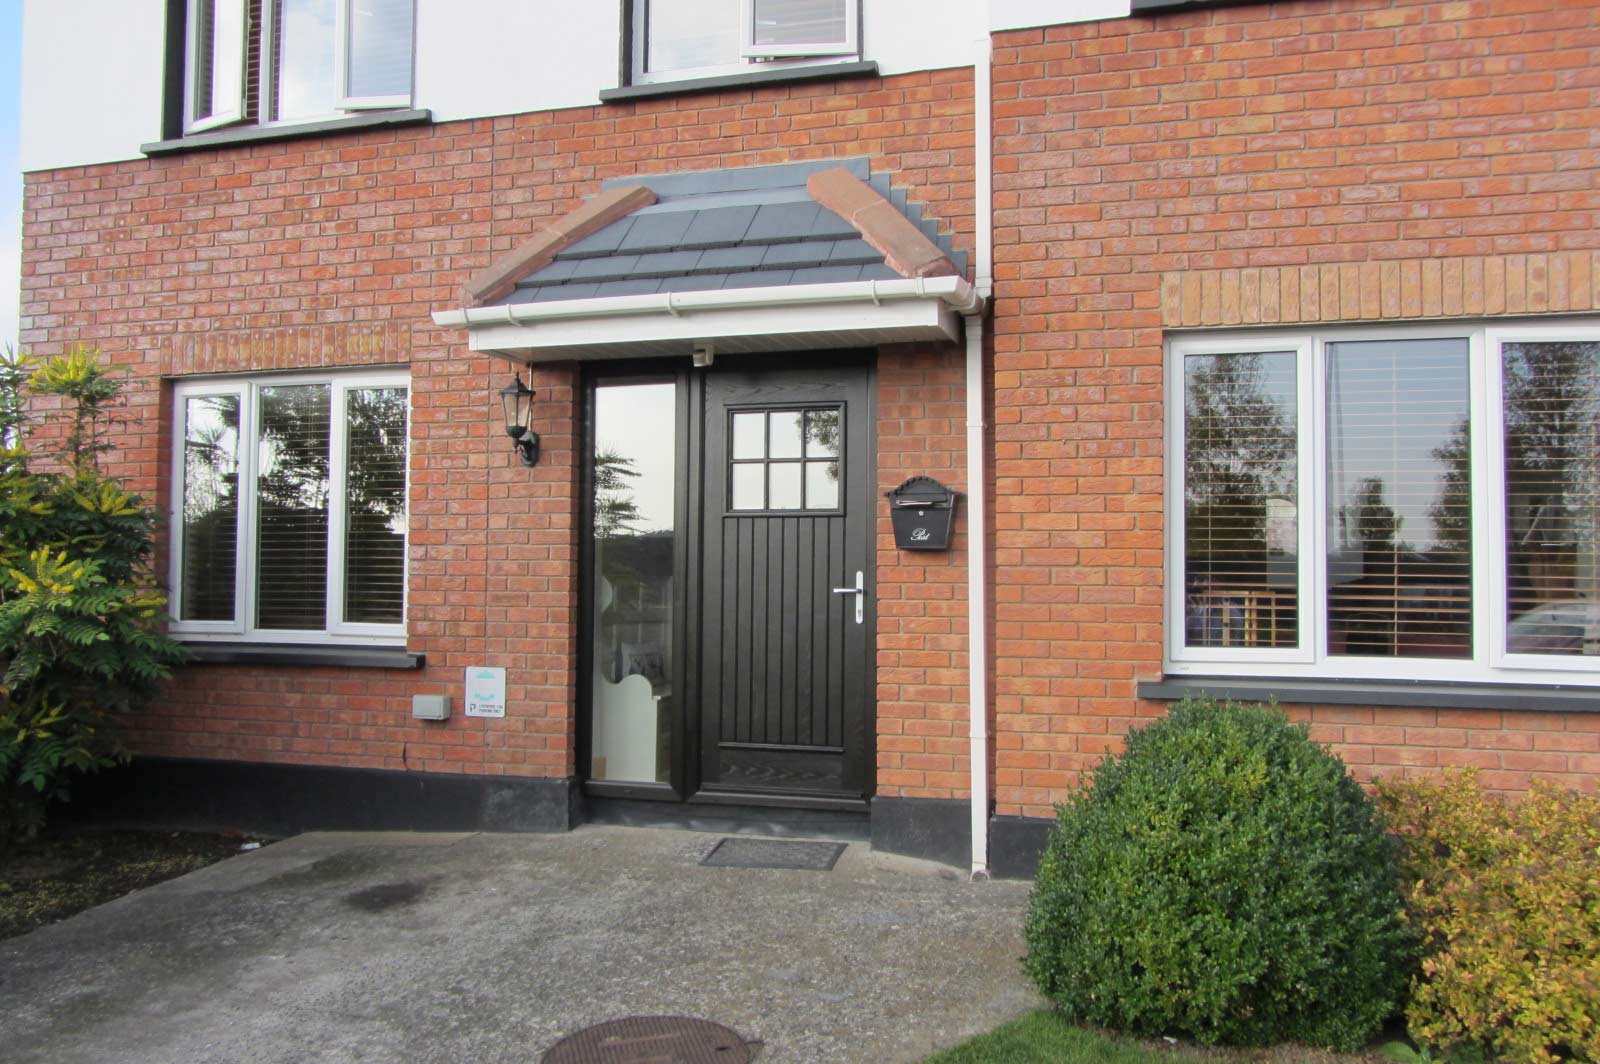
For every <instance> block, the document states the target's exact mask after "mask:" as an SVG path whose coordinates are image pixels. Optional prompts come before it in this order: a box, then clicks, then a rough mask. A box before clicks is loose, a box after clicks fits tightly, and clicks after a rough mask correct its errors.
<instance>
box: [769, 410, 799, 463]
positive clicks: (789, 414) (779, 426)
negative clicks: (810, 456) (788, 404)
mask: <svg viewBox="0 0 1600 1064" xmlns="http://www.w3.org/2000/svg"><path fill="white" fill-rule="evenodd" d="M767 434H768V437H769V441H768V444H767V457H768V458H799V457H800V411H798V410H774V411H773V412H772V413H770V414H768V415H767Z"/></svg>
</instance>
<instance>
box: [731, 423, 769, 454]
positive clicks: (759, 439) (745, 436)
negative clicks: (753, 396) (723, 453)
mask: <svg viewBox="0 0 1600 1064" xmlns="http://www.w3.org/2000/svg"><path fill="white" fill-rule="evenodd" d="M766 438H767V416H766V415H765V414H735V415H733V456H734V457H735V458H765V457H766V456H767V452H766Z"/></svg>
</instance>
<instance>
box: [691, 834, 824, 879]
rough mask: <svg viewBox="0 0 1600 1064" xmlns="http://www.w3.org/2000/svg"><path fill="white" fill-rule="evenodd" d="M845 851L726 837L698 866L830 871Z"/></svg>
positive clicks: (821, 845)
mask: <svg viewBox="0 0 1600 1064" xmlns="http://www.w3.org/2000/svg"><path fill="white" fill-rule="evenodd" d="M844 848H845V843H842V842H795V841H790V840H787V839H746V838H738V837H729V838H726V839H723V840H722V841H721V842H719V843H717V845H716V846H715V847H714V848H713V849H712V851H711V852H710V853H708V854H706V855H705V857H704V858H703V859H702V860H701V861H700V863H701V864H703V865H711V866H713V867H716V868H803V869H807V870H809V871H812V872H831V871H833V865H834V862H835V861H837V860H838V859H839V855H840V854H841V853H844Z"/></svg>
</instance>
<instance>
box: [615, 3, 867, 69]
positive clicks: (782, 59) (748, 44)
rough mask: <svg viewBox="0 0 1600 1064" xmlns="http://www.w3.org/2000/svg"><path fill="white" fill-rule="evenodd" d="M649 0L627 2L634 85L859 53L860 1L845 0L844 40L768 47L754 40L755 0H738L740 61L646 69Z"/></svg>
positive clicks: (828, 61)
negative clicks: (841, 42) (676, 67)
mask: <svg viewBox="0 0 1600 1064" xmlns="http://www.w3.org/2000/svg"><path fill="white" fill-rule="evenodd" d="M650 2H651V0H632V2H631V3H630V5H629V7H630V14H631V19H630V28H631V31H632V40H631V42H630V45H629V49H628V50H629V51H630V52H631V53H632V54H631V55H629V57H628V69H629V81H630V82H631V83H632V84H634V85H657V84H666V83H670V82H674V81H690V80H693V79H696V78H714V77H724V76H727V75H732V74H749V73H753V72H755V71H758V70H774V69H782V68H801V67H812V66H831V65H834V64H836V63H842V62H846V61H848V60H851V59H854V58H856V57H859V56H860V55H861V4H862V3H863V0H845V33H846V41H845V43H843V44H839V43H835V42H829V43H826V44H818V45H771V46H768V45H756V44H755V43H754V37H755V0H739V55H740V59H741V61H740V62H736V63H718V64H716V65H713V66H703V67H684V68H680V69H677V70H649V69H647V67H646V65H645V58H646V56H648V55H649V50H650V18H649V6H650Z"/></svg>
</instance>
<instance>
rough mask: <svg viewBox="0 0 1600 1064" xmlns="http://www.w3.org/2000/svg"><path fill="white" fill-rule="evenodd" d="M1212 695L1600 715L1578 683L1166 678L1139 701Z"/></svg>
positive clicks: (1150, 685)
mask: <svg viewBox="0 0 1600 1064" xmlns="http://www.w3.org/2000/svg"><path fill="white" fill-rule="evenodd" d="M1200 694H1208V695H1211V696H1212V697H1214V698H1227V699H1233V700H1235V701H1239V702H1268V701H1272V700H1274V699H1276V700H1277V701H1278V702H1280V703H1283V704H1285V705H1335V706H1397V707H1417V708H1423V709H1501V710H1507V709H1509V710H1539V711H1543V712H1550V711H1556V712H1567V713H1595V712H1600V688H1596V687H1581V686H1578V685H1576V684H1573V685H1567V684H1512V683H1439V682H1436V681H1403V680H1402V681H1395V680H1385V681H1376V680H1308V679H1301V678H1293V679H1281V680H1280V679H1273V678H1271V677H1262V676H1166V677H1163V678H1161V679H1160V680H1146V681H1144V682H1142V683H1140V684H1139V688H1138V695H1139V697H1140V698H1146V699H1150V700H1151V701H1156V702H1162V701H1176V700H1177V699H1180V698H1185V697H1187V696H1189V695H1200Z"/></svg>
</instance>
